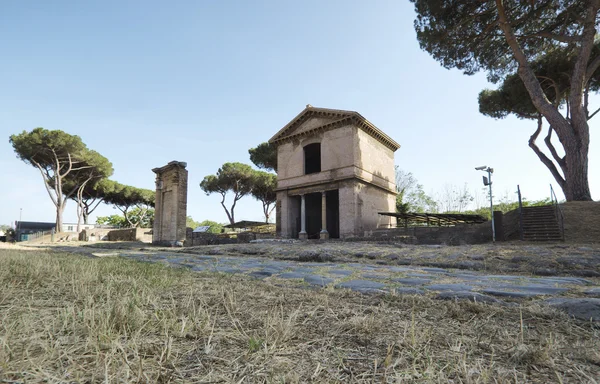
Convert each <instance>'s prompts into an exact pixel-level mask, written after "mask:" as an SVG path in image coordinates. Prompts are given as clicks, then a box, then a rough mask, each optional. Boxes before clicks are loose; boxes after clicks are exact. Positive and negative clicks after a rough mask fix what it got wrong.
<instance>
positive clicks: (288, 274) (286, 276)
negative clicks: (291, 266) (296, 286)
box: [277, 272, 306, 279]
mask: <svg viewBox="0 0 600 384" xmlns="http://www.w3.org/2000/svg"><path fill="white" fill-rule="evenodd" d="M305 276H306V273H297V272H286V273H282V274H280V275H277V277H279V278H281V279H304V277H305Z"/></svg>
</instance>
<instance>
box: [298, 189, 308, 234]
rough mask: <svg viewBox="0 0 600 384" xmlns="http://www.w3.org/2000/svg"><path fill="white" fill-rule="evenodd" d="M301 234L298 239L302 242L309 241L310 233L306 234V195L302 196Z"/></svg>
mask: <svg viewBox="0 0 600 384" xmlns="http://www.w3.org/2000/svg"><path fill="white" fill-rule="evenodd" d="M300 199H301V200H300V233H299V234H298V238H299V239H300V240H306V239H308V233H306V199H305V196H304V195H300Z"/></svg>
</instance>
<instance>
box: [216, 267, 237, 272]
mask: <svg viewBox="0 0 600 384" xmlns="http://www.w3.org/2000/svg"><path fill="white" fill-rule="evenodd" d="M215 271H217V272H223V273H242V272H243V271H242V270H241V269H239V268H232V267H224V266H223V267H216V268H215Z"/></svg>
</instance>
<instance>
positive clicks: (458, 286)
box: [425, 284, 473, 292]
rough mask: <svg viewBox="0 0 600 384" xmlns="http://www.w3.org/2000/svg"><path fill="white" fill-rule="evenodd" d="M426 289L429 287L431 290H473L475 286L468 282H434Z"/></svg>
mask: <svg viewBox="0 0 600 384" xmlns="http://www.w3.org/2000/svg"><path fill="white" fill-rule="evenodd" d="M425 289H429V290H431V291H453V292H460V291H471V290H472V289H473V287H471V286H470V285H466V284H432V285H428V286H426V287H425Z"/></svg>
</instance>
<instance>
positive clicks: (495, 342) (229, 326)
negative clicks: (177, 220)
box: [0, 249, 600, 383]
mask: <svg viewBox="0 0 600 384" xmlns="http://www.w3.org/2000/svg"><path fill="white" fill-rule="evenodd" d="M0 288H1V289H0V382H2V381H7V382H32V383H35V382H147V383H155V382H159V383H160V382H163V383H166V382H236V383H244V382H285V383H299V382H404V383H411V382H414V383H423V382H436V383H439V382H457V383H458V382H462V383H487V382H490V383H502V382H512V383H514V382H515V381H517V382H524V381H530V382H557V381H559V382H560V381H562V382H593V381H592V380H594V379H597V378H598V377H600V329H598V328H597V326H594V325H591V324H589V323H578V322H575V321H573V320H570V319H569V318H568V317H567V316H566V315H564V314H562V313H560V312H557V311H556V310H552V309H549V308H547V307H543V306H539V305H536V304H528V305H527V306H526V307H523V308H519V307H500V306H489V305H485V304H478V303H471V302H465V303H461V302H459V303H456V302H446V301H433V300H431V299H429V298H426V297H417V296H414V297H412V296H401V295H400V296H396V295H382V296H372V295H361V294H357V293H353V292H349V291H341V290H331V289H323V290H303V289H297V288H288V287H274V286H272V285H269V284H264V283H262V282H260V281H255V280H251V279H248V278H246V277H243V276H235V275H231V276H227V277H223V275H222V274H212V273H193V272H191V271H189V270H187V269H183V268H169V267H167V266H164V265H161V264H158V263H157V264H151V263H144V262H136V261H132V260H126V259H122V258H87V257H83V256H77V255H71V254H65V253H50V252H46V251H37V252H36V251H27V250H19V249H14V250H10V249H8V250H7V249H0Z"/></svg>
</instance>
